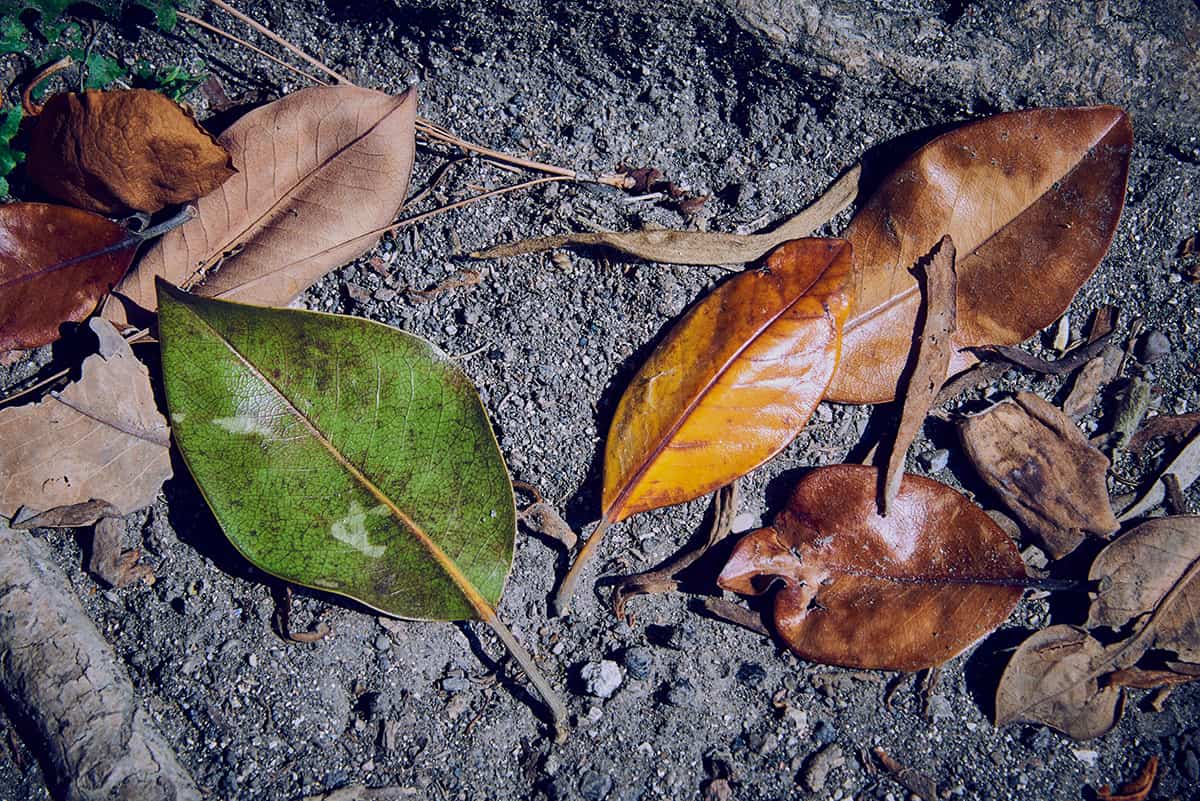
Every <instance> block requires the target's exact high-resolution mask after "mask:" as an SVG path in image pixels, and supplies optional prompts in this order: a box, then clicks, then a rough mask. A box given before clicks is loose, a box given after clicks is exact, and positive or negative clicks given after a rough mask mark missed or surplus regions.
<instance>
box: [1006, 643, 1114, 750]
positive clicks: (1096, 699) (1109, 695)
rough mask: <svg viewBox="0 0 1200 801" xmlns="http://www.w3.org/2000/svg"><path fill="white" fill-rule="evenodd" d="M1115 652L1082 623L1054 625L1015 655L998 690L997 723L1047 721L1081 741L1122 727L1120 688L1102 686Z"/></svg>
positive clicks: (1043, 722) (1053, 726)
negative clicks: (1089, 632)
mask: <svg viewBox="0 0 1200 801" xmlns="http://www.w3.org/2000/svg"><path fill="white" fill-rule="evenodd" d="M1108 664H1109V653H1108V652H1107V651H1106V650H1105V648H1104V646H1103V645H1101V644H1100V641H1099V640H1097V639H1096V638H1094V637H1092V636H1091V635H1090V634H1088V633H1087V632H1086V631H1084V630H1083V629H1081V628H1078V627H1076V626H1066V625H1062V624H1059V625H1054V626H1050V627H1049V628H1045V629H1042V630H1041V631H1039V632H1037V633H1036V634H1034V635H1033V636H1032V637H1030V638H1029V639H1027V640H1025V642H1023V643H1021V645H1020V647H1019V648H1017V650H1016V651H1015V652H1014V653H1013V656H1012V659H1010V660H1009V663H1008V667H1006V668H1005V669H1004V674H1003V675H1002V676H1001V677H1000V685H999V687H998V688H997V690H996V725H997V726H1004V725H1006V724H1008V723H1016V722H1025V723H1042V724H1045V725H1047V726H1049V727H1051V728H1052V729H1057V730H1058V731H1061V732H1063V733H1064V734H1067V735H1069V736H1071V737H1074V738H1075V739H1076V740H1090V739H1092V738H1094V737H1099V736H1100V735H1102V734H1104V733H1105V732H1106V731H1108V730H1109V729H1111V728H1112V727H1113V726H1115V725H1117V721H1118V720H1120V719H1121V711H1122V709H1123V708H1124V705H1125V695H1124V692H1123V691H1122V690H1121V688H1119V687H1113V686H1109V685H1106V684H1105V685H1102V684H1101V682H1100V677H1101V676H1102V675H1104V673H1106V672H1107V671H1106V670H1105V668H1106V667H1107V666H1108Z"/></svg>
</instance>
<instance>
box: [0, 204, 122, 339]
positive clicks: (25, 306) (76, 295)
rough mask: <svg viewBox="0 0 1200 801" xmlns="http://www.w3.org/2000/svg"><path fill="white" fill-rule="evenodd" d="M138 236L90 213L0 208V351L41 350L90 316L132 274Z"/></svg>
mask: <svg viewBox="0 0 1200 801" xmlns="http://www.w3.org/2000/svg"><path fill="white" fill-rule="evenodd" d="M140 242H141V239H140V238H138V237H136V236H130V235H129V233H128V232H127V231H126V230H125V229H124V228H123V227H121V226H120V225H117V224H116V223H115V222H113V221H111V220H108V219H105V218H104V217H101V216H100V215H98V214H92V213H91V212H89V211H82V210H80V209H73V208H71V207H69V206H54V205H51V204H48V203H9V204H6V205H3V206H0V320H2V321H3V325H2V326H0V352H2V351H6V350H15V349H27V348H37V347H40V346H42V345H45V344H48V343H50V342H54V341H55V340H56V339H58V337H59V326H60V325H62V324H63V323H66V322H78V321H80V320H83V319H85V318H86V317H87V316H88V315H89V314H91V313H92V310H93V309H95V308H96V304H97V303H98V302H99V301H100V298H102V297H103V296H104V295H106V294H107V293H108V291H109V290H110V289H112V288H113V286H114V285H116V283H117V282H118V281H120V280H121V276H123V275H125V272H126V270H128V269H129V264H130V262H132V261H133V255H134V253H135V252H136V251H137V246H138V244H139V243H140Z"/></svg>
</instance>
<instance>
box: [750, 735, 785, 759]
mask: <svg viewBox="0 0 1200 801" xmlns="http://www.w3.org/2000/svg"><path fill="white" fill-rule="evenodd" d="M746 745H748V746H750V750H751V751H753V752H754V753H756V754H758V755H760V756H766V755H767V754H769V753H771V752H772V751H774V750H775V749H776V747H778V745H779V738H778V737H776V736H775V735H774V734H772V733H771V732H754V733H752V734H750V735H747V737H746Z"/></svg>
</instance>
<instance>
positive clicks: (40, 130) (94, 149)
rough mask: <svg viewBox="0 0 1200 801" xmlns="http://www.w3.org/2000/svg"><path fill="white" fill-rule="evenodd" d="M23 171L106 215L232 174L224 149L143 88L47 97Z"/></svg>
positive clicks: (174, 198)
mask: <svg viewBox="0 0 1200 801" xmlns="http://www.w3.org/2000/svg"><path fill="white" fill-rule="evenodd" d="M27 171H28V175H29V178H30V180H32V181H33V182H34V183H35V184H37V185H38V186H39V187H41V189H42V190H43V191H45V192H46V194H48V195H50V196H52V197H54V198H57V199H58V200H61V201H63V202H64V203H70V204H71V205H74V206H79V207H80V208H84V209H88V210H89V211H95V212H99V213H100V214H107V215H110V216H120V215H124V214H130V213H132V212H134V211H140V212H145V213H147V214H153V213H154V212H156V211H159V210H161V209H163V208H165V207H166V206H170V205H174V204H176V203H186V202H188V201H192V200H195V199H196V198H198V197H201V196H203V195H207V194H208V193H209V192H211V191H213V190H214V189H216V188H217V187H218V186H220V185H221V184H222V183H224V182H225V180H226V179H228V178H229V177H230V176H231V175H233V173H234V169H233V165H232V164H231V163H230V160H229V154H228V153H226V152H225V148H223V147H222V146H221V145H220V144H218V143H217V141H216V140H214V139H213V138H212V136H211V135H210V134H209V133H208V132H207V131H205V130H204V129H203V128H201V127H200V124H199V123H197V122H196V120H195V119H194V118H193V117H192V116H191V115H190V114H188V113H187V112H185V111H184V110H183V109H182V108H181V107H180V106H179V104H178V103H176V102H174V101H173V100H171V99H170V98H168V97H166V96H165V95H162V94H160V93H158V92H152V91H150V90H148V89H118V90H114V91H110V92H99V91H94V90H92V91H87V92H84V93H83V94H75V93H73V92H64V93H62V94H57V95H55V96H54V97H52V98H50V99H49V100H48V101H47V102H46V105H45V107H44V108H43V109H42V112H41V114H39V115H38V117H37V123H36V125H35V127H34V129H33V133H32V134H31V136H30V138H29V161H28V166H27Z"/></svg>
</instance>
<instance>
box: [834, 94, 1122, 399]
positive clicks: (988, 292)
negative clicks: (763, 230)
mask: <svg viewBox="0 0 1200 801" xmlns="http://www.w3.org/2000/svg"><path fill="white" fill-rule="evenodd" d="M1132 142H1133V131H1132V127H1131V126H1130V124H1129V118H1128V116H1127V115H1126V114H1125V113H1124V112H1123V111H1121V110H1120V109H1118V108H1114V107H1112V106H1096V107H1091V108H1065V109H1034V110H1029V111H1018V112H1013V113H1010V114H1000V115H997V116H995V117H990V118H988V119H985V120H980V121H978V122H974V123H971V124H968V125H964V126H962V127H961V128H958V129H956V130H954V131H951V132H950V133H947V134H944V135H943V136H940V137H938V138H937V139H935V140H933V141H932V142H930V143H929V144H928V145H926V146H925V147H923V148H921V149H920V150H918V151H917V152H916V153H915V154H913V155H912V156H911V157H910V158H909V159H908V160H907V161H905V162H904V163H902V164H901V165H900V166H899V167H898V168H897V169H896V170H895V172H893V173H892V174H891V175H890V176H889V177H888V178H887V179H886V180H885V181H884V183H883V184H882V185H881V186H880V188H879V189H878V190H877V191H876V192H875V194H874V195H873V196H872V197H871V199H870V200H869V201H868V202H867V204H866V205H865V206H864V207H863V208H862V209H861V210H860V211H859V212H858V214H857V215H855V217H854V219H853V220H852V221H851V223H850V227H849V228H848V229H847V231H846V233H845V237H846V239H848V240H849V241H850V243H851V244H852V245H853V247H854V283H853V287H852V300H851V310H850V316H849V318H848V319H847V321H846V327H845V331H844V342H843V354H842V363H841V366H840V367H839V369H838V373H837V375H835V376H834V379H833V381H832V383H831V384H830V388H829V392H828V396H827V397H828V399H829V400H833V401H838V402H845V403H882V402H885V401H890V400H892V399H893V398H894V397H895V396H896V392H897V387H898V386H899V383H900V377H901V373H902V371H903V369H904V366H905V364H906V363H907V362H908V352H909V350H910V349H911V348H912V347H913V341H914V334H915V331H916V320H917V312H918V309H919V307H920V293H919V291H918V288H917V282H916V279H915V278H914V277H913V276H912V275H911V274H910V272H909V269H910V268H911V267H912V266H913V264H914V263H915V262H916V261H917V259H919V258H921V257H922V256H924V255H925V254H926V253H928V252H929V251H930V249H931V248H932V247H933V246H934V244H935V243H936V242H937V241H938V240H939V239H941V238H942V236H943V235H946V234H949V235H950V236H951V237H953V239H954V244H955V245H956V246H957V247H958V262H957V264H956V269H957V273H958V332H957V334H956V335H955V338H954V342H955V345H956V347H958V348H965V347H972V346H979V345H1011V344H1016V343H1018V342H1021V341H1023V340H1025V339H1027V338H1029V337H1030V336H1032V335H1033V334H1034V333H1035V332H1037V331H1038V330H1040V329H1041V328H1043V327H1045V326H1046V325H1048V324H1049V323H1050V322H1052V321H1053V320H1054V319H1056V318H1057V317H1058V316H1059V315H1061V314H1062V312H1063V310H1065V309H1066V307H1067V306H1068V305H1069V304H1070V302H1071V299H1072V298H1073V297H1074V296H1075V293H1076V291H1078V289H1079V287H1080V286H1082V285H1083V283H1084V282H1085V281H1086V280H1087V279H1088V277H1089V276H1090V275H1091V274H1092V272H1093V271H1094V270H1095V268H1096V265H1097V264H1098V263H1099V262H1100V259H1101V257H1103V255H1104V253H1105V251H1106V250H1107V249H1108V245H1109V243H1110V242H1111V241H1112V236H1113V232H1114V231H1115V230H1116V225H1117V220H1118V218H1119V217H1120V214H1121V208H1122V205H1123V203H1124V197H1125V179H1126V176H1127V174H1128V171H1129V156H1130V151H1131V149H1132ZM970 362H971V357H970V356H969V355H967V354H965V353H959V354H956V358H955V360H954V362H952V364H951V370H952V371H957V370H959V369H962V368H963V367H965V366H967V365H969V364H970Z"/></svg>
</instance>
